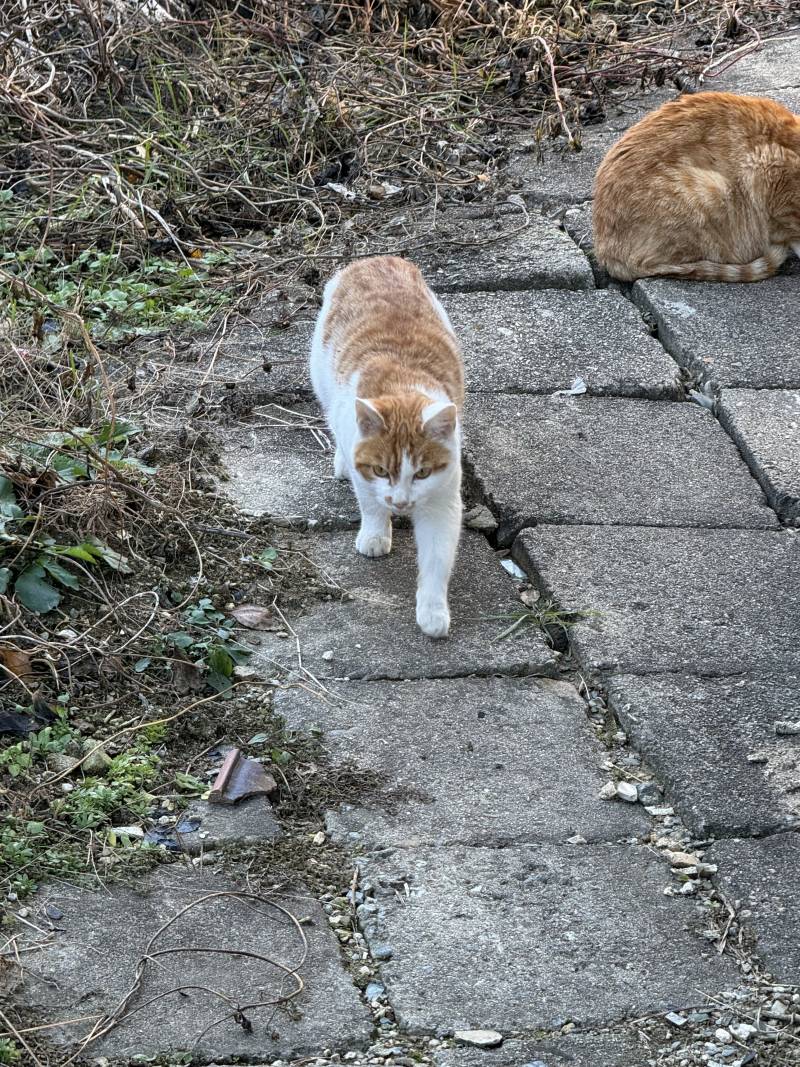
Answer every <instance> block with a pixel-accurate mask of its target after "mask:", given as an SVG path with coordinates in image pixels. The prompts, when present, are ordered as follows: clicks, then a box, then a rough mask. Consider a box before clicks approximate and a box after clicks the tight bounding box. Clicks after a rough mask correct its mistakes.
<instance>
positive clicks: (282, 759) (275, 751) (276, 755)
mask: <svg viewBox="0 0 800 1067" xmlns="http://www.w3.org/2000/svg"><path fill="white" fill-rule="evenodd" d="M269 758H270V759H271V760H272V762H273V763H274V764H276V765H277V766H278V767H287V766H288V765H289V764H290V763H291V762H292V755H291V753H290V752H285V751H284V750H283V749H282V748H271V749H270V750H269Z"/></svg>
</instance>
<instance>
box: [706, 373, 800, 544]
mask: <svg viewBox="0 0 800 1067" xmlns="http://www.w3.org/2000/svg"><path fill="white" fill-rule="evenodd" d="M718 415H719V419H720V422H721V423H722V425H723V426H724V427H725V429H726V430H727V431H728V433H729V434H730V435H731V437H732V438H733V439H734V441H735V442H736V444H737V445H738V446H739V450H740V451H741V453H742V455H743V456H744V458H745V459H746V460H747V462H748V464H749V466H750V469H751V470H752V471H753V474H754V475H755V476H756V478H758V480H759V482H760V483H761V485H762V486H763V488H764V492H765V493H766V494H767V499H768V500H769V502H770V504H771V505H772V507H773V508H774V509H775V510H776V511H777V513H778V514H779V515H780V517H781V519H782V520H783V521H784V522H787V523H794V522H796V521H797V520H798V519H800V390H797V389H795V390H790V389H769V390H766V389H758V390H756V389H725V390H724V391H723V394H722V398H721V400H720V403H719V410H718Z"/></svg>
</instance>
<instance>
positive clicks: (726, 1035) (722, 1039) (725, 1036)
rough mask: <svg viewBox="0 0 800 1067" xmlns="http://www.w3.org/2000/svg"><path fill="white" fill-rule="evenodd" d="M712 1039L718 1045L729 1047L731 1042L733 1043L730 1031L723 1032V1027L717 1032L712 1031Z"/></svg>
mask: <svg viewBox="0 0 800 1067" xmlns="http://www.w3.org/2000/svg"><path fill="white" fill-rule="evenodd" d="M714 1038H715V1040H716V1041H719V1043H720V1045H729V1044H730V1043H731V1041H733V1038H732V1037H731V1035H730V1031H729V1030H725V1029H724V1028H723V1027H720V1028H719V1030H715V1031H714Z"/></svg>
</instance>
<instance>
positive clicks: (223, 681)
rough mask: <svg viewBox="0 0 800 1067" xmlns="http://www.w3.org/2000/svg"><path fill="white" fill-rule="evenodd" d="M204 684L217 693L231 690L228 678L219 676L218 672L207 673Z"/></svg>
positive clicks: (222, 675)
mask: <svg viewBox="0 0 800 1067" xmlns="http://www.w3.org/2000/svg"><path fill="white" fill-rule="evenodd" d="M206 684H207V685H209V686H211V688H212V689H216V691H217V692H218V693H227V692H228V690H230V689H232V688H233V686H232V685H231V680H230V678H227V677H226V676H225V675H224V674H220V673H219V671H209V672H208V674H207V675H206Z"/></svg>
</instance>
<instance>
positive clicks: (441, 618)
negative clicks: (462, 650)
mask: <svg viewBox="0 0 800 1067" xmlns="http://www.w3.org/2000/svg"><path fill="white" fill-rule="evenodd" d="M417 626H419V628H420V630H422V632H423V633H424V634H427V635H428V637H447V635H448V633H449V632H450V612H449V611H448V609H447V605H446V604H417Z"/></svg>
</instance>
